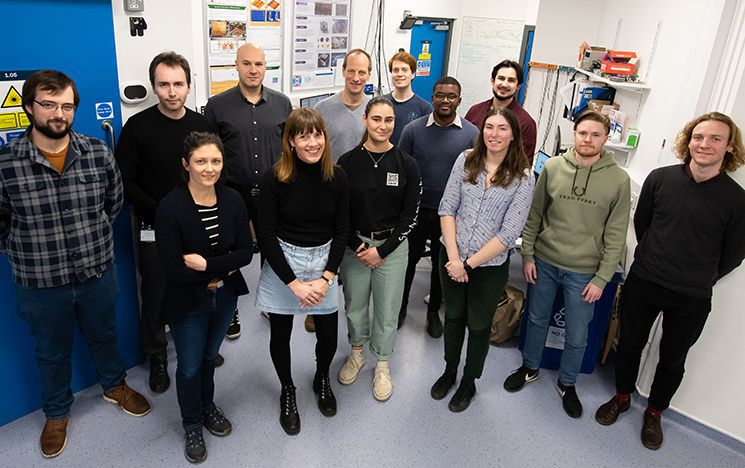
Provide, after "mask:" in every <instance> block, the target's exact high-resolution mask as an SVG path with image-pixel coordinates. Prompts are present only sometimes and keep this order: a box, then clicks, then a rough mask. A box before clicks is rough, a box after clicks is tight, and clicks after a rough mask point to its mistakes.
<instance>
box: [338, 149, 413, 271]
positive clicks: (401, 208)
mask: <svg viewBox="0 0 745 468" xmlns="http://www.w3.org/2000/svg"><path fill="white" fill-rule="evenodd" d="M374 161H377V167H375V163H374ZM339 165H340V166H341V167H342V169H344V172H346V173H347V177H348V178H349V208H350V210H349V224H350V229H349V240H348V241H347V245H348V246H349V248H350V249H352V250H356V249H357V248H358V247H359V246H360V244H362V240H360V238H359V237H358V236H357V233H356V231H360V232H363V233H370V232H378V231H385V230H387V229H393V232H392V233H391V235H390V236H389V237H388V239H386V241H385V242H383V244H381V245H380V246H379V247H378V255H380V257H381V258H385V257H386V256H388V254H390V253H391V252H393V251H394V250H396V248H397V247H398V246H399V245H400V244H401V242H403V241H404V239H406V237H407V236H408V235H409V233H410V232H411V230H412V229H413V228H414V226H415V225H416V221H417V214H418V212H419V197H420V196H421V193H422V182H421V179H420V177H419V169H418V167H417V165H416V161H415V160H414V158H412V157H411V156H409V155H408V154H406V153H404V152H403V151H401V150H400V149H398V148H397V147H395V146H394V147H393V148H391V149H390V150H389V151H388V152H386V153H374V152H370V153H369V154H368V152H367V150H366V149H365V148H364V147H363V146H362V145H360V146H357V147H356V148H355V149H353V150H352V151H350V152H348V153H346V154H344V155H343V156H342V157H341V158H339Z"/></svg>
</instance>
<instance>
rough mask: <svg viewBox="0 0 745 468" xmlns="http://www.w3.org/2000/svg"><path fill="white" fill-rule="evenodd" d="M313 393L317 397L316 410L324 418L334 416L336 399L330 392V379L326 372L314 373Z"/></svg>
mask: <svg viewBox="0 0 745 468" xmlns="http://www.w3.org/2000/svg"><path fill="white" fill-rule="evenodd" d="M313 391H314V392H316V394H317V395H318V409H320V410H321V413H323V415H324V416H333V415H335V414H336V397H335V396H334V392H333V391H332V390H331V378H330V377H329V373H328V372H316V375H315V377H313Z"/></svg>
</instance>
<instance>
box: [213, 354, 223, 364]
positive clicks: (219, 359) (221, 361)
mask: <svg viewBox="0 0 745 468" xmlns="http://www.w3.org/2000/svg"><path fill="white" fill-rule="evenodd" d="M223 364H225V358H224V357H222V354H220V353H217V357H216V358H215V367H220V366H222V365H223Z"/></svg>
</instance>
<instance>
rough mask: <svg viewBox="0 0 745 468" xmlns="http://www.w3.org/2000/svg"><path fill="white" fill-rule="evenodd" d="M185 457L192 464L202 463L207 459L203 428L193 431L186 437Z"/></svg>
mask: <svg viewBox="0 0 745 468" xmlns="http://www.w3.org/2000/svg"><path fill="white" fill-rule="evenodd" d="M184 456H185V457H186V459H187V460H188V461H189V462H190V463H201V462H203V461H204V460H205V459H206V458H207V446H206V445H204V437H202V428H199V429H194V430H191V431H189V432H187V433H186V435H184Z"/></svg>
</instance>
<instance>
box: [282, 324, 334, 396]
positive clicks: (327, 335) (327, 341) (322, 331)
mask: <svg viewBox="0 0 745 468" xmlns="http://www.w3.org/2000/svg"><path fill="white" fill-rule="evenodd" d="M294 318H295V316H294V315H285V314H269V324H270V328H271V338H270V339H269V354H271V356H272V363H273V364H274V369H275V370H276V371H277V377H279V381H280V382H281V383H282V385H283V386H285V385H292V359H291V355H290V336H291V335H292V320H293V319H294ZM313 319H314V320H315V323H316V372H317V373H328V371H329V367H330V366H331V361H332V360H333V359H334V354H336V344H337V343H336V342H337V335H338V329H337V327H338V321H339V312H334V313H333V314H322V315H313Z"/></svg>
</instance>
